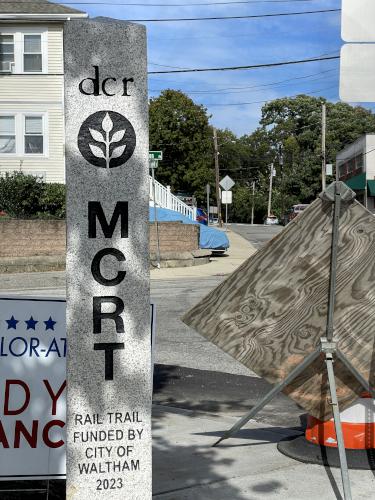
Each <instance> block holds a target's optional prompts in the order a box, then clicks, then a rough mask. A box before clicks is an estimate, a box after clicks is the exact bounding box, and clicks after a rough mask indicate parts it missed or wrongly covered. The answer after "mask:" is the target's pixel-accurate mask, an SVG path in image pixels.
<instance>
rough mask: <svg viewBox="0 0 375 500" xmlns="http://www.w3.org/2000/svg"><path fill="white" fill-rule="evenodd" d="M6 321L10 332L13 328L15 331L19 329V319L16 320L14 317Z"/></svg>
mask: <svg viewBox="0 0 375 500" xmlns="http://www.w3.org/2000/svg"><path fill="white" fill-rule="evenodd" d="M5 321H6V322H7V323H8V330H10V329H11V328H13V329H14V330H16V329H17V323H19V321H18V319H15V318H14V316H13V315H12V317H11V318H10V319H6V320H5Z"/></svg>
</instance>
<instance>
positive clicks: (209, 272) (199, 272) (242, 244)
mask: <svg viewBox="0 0 375 500" xmlns="http://www.w3.org/2000/svg"><path fill="white" fill-rule="evenodd" d="M227 235H228V238H229V243H230V247H229V249H228V252H227V253H226V254H224V255H221V256H214V257H212V258H211V262H210V263H209V264H202V265H200V266H193V267H181V268H169V269H168V268H167V269H152V270H151V279H152V280H153V279H159V280H170V279H177V278H182V279H183V278H205V277H208V276H225V275H227V274H230V273H232V272H233V271H234V270H235V269H237V267H238V266H240V265H241V264H242V262H244V261H245V260H246V259H248V258H249V257H250V255H252V254H253V253H255V252H256V249H255V247H254V246H253V245H252V244H251V243H250V242H249V241H248V240H246V239H245V238H243V237H242V236H240V235H239V234H237V233H235V232H234V231H231V230H228V233H227Z"/></svg>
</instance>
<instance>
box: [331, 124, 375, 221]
mask: <svg viewBox="0 0 375 500" xmlns="http://www.w3.org/2000/svg"><path fill="white" fill-rule="evenodd" d="M336 168H337V169H338V173H339V180H340V181H344V182H345V183H346V184H347V185H348V186H349V187H350V188H351V189H353V191H355V192H356V195H357V200H358V201H360V202H361V203H362V204H363V205H364V206H365V207H367V208H368V209H369V210H370V211H371V212H373V213H375V134H365V135H363V136H361V137H359V139H357V140H356V141H355V142H353V143H351V144H349V145H348V146H347V147H346V148H344V149H343V150H342V151H340V152H339V153H338V154H337V156H336Z"/></svg>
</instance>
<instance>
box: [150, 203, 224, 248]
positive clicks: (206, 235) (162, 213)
mask: <svg viewBox="0 0 375 500" xmlns="http://www.w3.org/2000/svg"><path fill="white" fill-rule="evenodd" d="M156 210H157V218H158V221H160V222H166V221H167V222H168V221H169V222H170V221H181V222H183V223H184V224H198V225H199V226H200V237H199V246H200V248H207V249H212V250H221V249H227V248H229V240H228V237H227V235H226V234H225V233H224V232H223V231H219V230H218V229H214V228H213V227H207V226H204V225H203V224H199V222H196V221H193V220H191V219H189V217H186V216H185V215H182V214H180V213H179V212H175V211H174V210H168V209H167V208H157V209H156ZM154 214H155V211H154V207H150V222H153V221H154V220H155V216H154Z"/></svg>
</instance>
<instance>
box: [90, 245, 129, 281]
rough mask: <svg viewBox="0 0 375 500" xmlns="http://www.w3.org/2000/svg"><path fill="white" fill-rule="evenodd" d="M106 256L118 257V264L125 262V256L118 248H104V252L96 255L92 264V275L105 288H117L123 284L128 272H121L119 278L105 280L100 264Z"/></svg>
mask: <svg viewBox="0 0 375 500" xmlns="http://www.w3.org/2000/svg"><path fill="white" fill-rule="evenodd" d="M106 255H112V256H113V257H116V259H117V261H118V262H124V261H125V260H126V259H125V255H124V254H123V253H122V252H120V250H117V249H116V248H104V249H103V250H99V252H98V253H97V254H96V255H95V257H94V258H93V260H92V264H91V273H92V275H93V277H94V279H95V281H97V282H98V283H100V284H101V285H104V286H115V285H118V284H119V283H121V281H122V280H123V279H124V278H125V275H126V271H119V272H118V273H117V276H116V277H115V278H112V279H107V278H105V277H104V276H103V275H102V273H101V271H100V263H101V260H102V258H103V257H105V256H106Z"/></svg>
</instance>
